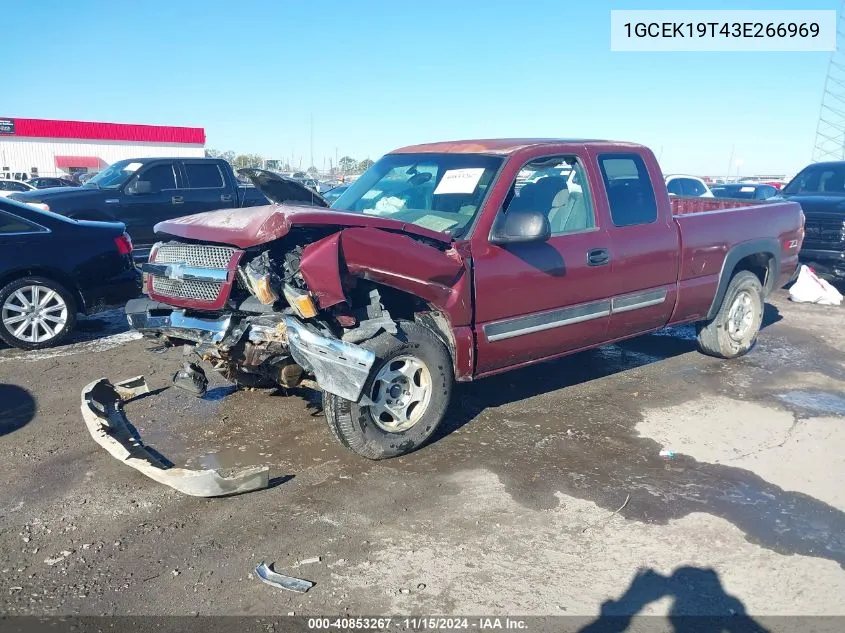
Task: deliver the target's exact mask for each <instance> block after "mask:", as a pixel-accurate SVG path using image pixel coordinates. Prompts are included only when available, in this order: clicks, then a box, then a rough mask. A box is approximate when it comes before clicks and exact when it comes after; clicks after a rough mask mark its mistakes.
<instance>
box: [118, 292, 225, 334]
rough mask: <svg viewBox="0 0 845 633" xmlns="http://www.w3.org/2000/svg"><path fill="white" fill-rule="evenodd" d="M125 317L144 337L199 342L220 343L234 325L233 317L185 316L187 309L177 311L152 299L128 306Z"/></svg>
mask: <svg viewBox="0 0 845 633" xmlns="http://www.w3.org/2000/svg"><path fill="white" fill-rule="evenodd" d="M159 306H160V308H159ZM155 312H161V314H155ZM126 318H127V320H128V321H129V326H130V327H131V328H132V329H134V330H138V331H139V332H141V333H142V334H144V333H148V334H156V335H163V336H171V337H173V338H179V339H185V340H188V341H194V342H196V343H219V342H220V341H222V340H223V338H224V337H225V336H226V333H227V332H228V331H229V326H230V325H231V323H232V318H231V317H230V316H223V317H220V318H217V319H200V318H197V317H191V316H185V311H184V310H176V309H174V308H173V307H171V306H167V305H164V304H158V303H156V302H154V301H150V300H149V299H133V300H132V301H130V302H129V303H127V304H126Z"/></svg>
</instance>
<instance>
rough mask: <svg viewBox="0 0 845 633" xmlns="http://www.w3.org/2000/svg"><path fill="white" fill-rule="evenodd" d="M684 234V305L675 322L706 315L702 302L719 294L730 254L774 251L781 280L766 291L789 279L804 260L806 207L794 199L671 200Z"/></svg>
mask: <svg viewBox="0 0 845 633" xmlns="http://www.w3.org/2000/svg"><path fill="white" fill-rule="evenodd" d="M670 200H671V202H672V213H673V216H674V219H675V223H676V224H677V225H678V230H679V232H680V238H681V249H680V262H679V264H680V266H679V270H678V303H677V306H676V309H675V313H674V316H673V320H683V319H688V320H693V319H701V318H704V316H705V313H703V312H702V306H705V305H706V304H707V300H708V299H711V298H712V297H714V296H715V295H716V288H717V286H718V284H719V280H720V278H721V273H722V267H723V265H729V266H730V267H732V266H733V265H735V264H736V262H728V261H726V259H727V255H728V253H729V252H732V253H733V254H735V255H737V256H739V255H740V254H741V252H744V251H745V250H748V252H749V253H751V252H765V253H771V255H772V256H773V257H774V258H775V262H774V266H773V272H774V275H775V276H776V278H772V279H769V280H767V284H766V286H767V287H766V291H767V292H771V291H772V290H773V289H776V288H780V287H782V286H783V285H784V284H786V283H787V281H788V280H789V277H790V275H791V272H792V271H793V270H794V269H795V267H796V265H797V262H798V248H797V245H798V244H799V242H800V229H799V227H800V226H801V225H802V218H801V207H800V206H799V205H798V204H795V203H794V202H786V201H775V202H766V201H763V202H760V201H757V200H731V199H726V198H722V199H719V198H680V197H679V198H675V197H672V198H670Z"/></svg>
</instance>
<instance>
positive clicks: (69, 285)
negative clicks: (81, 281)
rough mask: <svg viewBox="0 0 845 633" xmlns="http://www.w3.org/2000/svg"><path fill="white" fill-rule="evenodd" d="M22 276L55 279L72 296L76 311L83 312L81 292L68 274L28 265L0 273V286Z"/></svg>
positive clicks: (83, 304) (83, 302)
mask: <svg viewBox="0 0 845 633" xmlns="http://www.w3.org/2000/svg"><path fill="white" fill-rule="evenodd" d="M23 277H45V278H47V279H50V280H52V281H55V282H56V283H60V284H62V286H64V287H65V288H66V289H67V291H68V292H69V293H70V294H71V296H72V297H73V300H74V302H75V303H76V310H77V311H78V312H83V311H84V310H85V301H84V300H83V299H82V293H80V292H79V288H77V286H76V284H75V283H73V280H72V279H71V278H70V277H69V276H68V275H65V274H64V273H62V272H60V271H57V270H53V269H50V268H40V267H38V266H30V267H28V268H19V269H17V270H12V271H9V272H7V273H4V274H3V275H0V288H3V287H5V286H6V284H9V283H11V282H13V281H15V280H16V279H22V278H23Z"/></svg>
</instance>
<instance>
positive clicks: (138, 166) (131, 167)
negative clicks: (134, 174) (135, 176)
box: [123, 163, 144, 171]
mask: <svg viewBox="0 0 845 633" xmlns="http://www.w3.org/2000/svg"><path fill="white" fill-rule="evenodd" d="M143 164H144V163H129V164H128V165H127V166H126V167H124V168H123V171H138V170H139V169H141V166H142V165H143Z"/></svg>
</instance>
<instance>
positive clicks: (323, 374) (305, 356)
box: [285, 316, 376, 402]
mask: <svg viewBox="0 0 845 633" xmlns="http://www.w3.org/2000/svg"><path fill="white" fill-rule="evenodd" d="M285 325H286V326H287V334H288V346H289V349H290V355H291V356H292V357H293V359H294V360H295V361H296V362H297V364H298V365H299V366H300V367H302V368H303V369H306V370H308V371H310V372H312V373H313V374H314V377H315V378H316V380H317V384H318V385H320V388H321V389H324V390H326V391H328V392H329V393H333V394H334V395H336V396H340V397H341V398H345V399H346V400H351V401H352V402H358V401H359V400H360V399H361V392H363V390H364V384H365V383H366V382H367V378H369V376H370V370H371V369H372V367H373V363H375V361H376V355H375V354H373V353H372V352H371V351H369V350H366V349H364V348H363V347H358V346H357V345H352V344H351V343H344V342H343V341H340V340H338V339H336V338H329V337H328V336H323V335H322V334H318V333H317V332H314V331H313V330H311V329H309V328H307V327H306V326H305V324H304V323H302V321H300V320H299V319H297V318H295V317H291V316H289V317H286V318H285Z"/></svg>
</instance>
